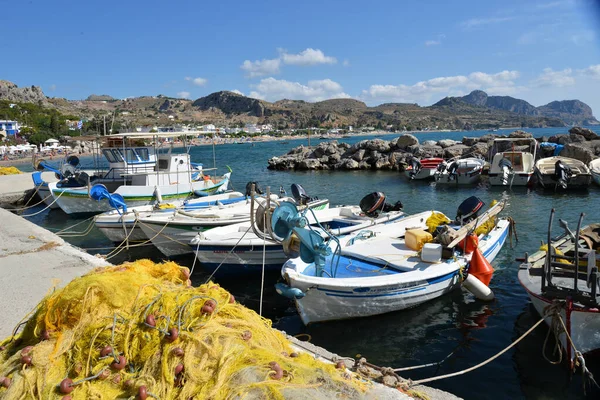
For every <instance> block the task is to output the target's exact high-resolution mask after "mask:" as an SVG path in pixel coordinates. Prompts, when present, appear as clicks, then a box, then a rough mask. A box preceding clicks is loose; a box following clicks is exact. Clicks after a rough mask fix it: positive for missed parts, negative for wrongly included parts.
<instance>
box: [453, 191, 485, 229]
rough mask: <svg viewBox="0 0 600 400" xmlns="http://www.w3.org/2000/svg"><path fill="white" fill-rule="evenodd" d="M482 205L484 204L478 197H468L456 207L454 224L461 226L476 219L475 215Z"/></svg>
mask: <svg viewBox="0 0 600 400" xmlns="http://www.w3.org/2000/svg"><path fill="white" fill-rule="evenodd" d="M484 205H485V203H484V202H483V201H482V200H481V199H480V198H479V197H477V196H471V197H469V198H468V199H466V200H465V201H463V202H462V203H461V204H460V206H458V210H456V222H457V223H459V224H461V225H462V224H465V223H467V222H469V221H471V220H473V219H475V218H477V213H478V212H479V210H481V208H482V207H483V206H484Z"/></svg>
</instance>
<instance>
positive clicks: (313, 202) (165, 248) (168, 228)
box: [138, 184, 329, 257]
mask: <svg viewBox="0 0 600 400" xmlns="http://www.w3.org/2000/svg"><path fill="white" fill-rule="evenodd" d="M292 192H293V193H294V198H289V197H284V198H279V197H278V196H277V195H273V194H271V195H270V196H271V200H272V201H273V204H275V201H284V200H286V199H287V200H289V201H294V202H296V203H297V204H301V205H305V206H306V207H308V208H311V209H315V210H317V209H326V208H329V200H327V199H317V198H314V199H312V198H309V197H308V196H306V192H305V191H304V189H303V188H302V187H301V186H300V185H296V184H294V185H292ZM263 200H264V199H263ZM263 200H261V201H263ZM250 211H251V202H250V200H247V201H244V202H242V203H236V204H233V205H229V206H221V207H211V208H210V209H206V210H189V211H188V210H175V211H174V212H172V213H153V214H151V215H149V216H144V217H140V218H138V226H139V227H140V229H141V230H142V231H143V232H144V234H145V235H146V237H148V238H149V239H150V240H151V241H152V244H154V246H155V247H156V248H157V249H158V250H160V251H161V252H162V253H163V254H164V255H166V256H168V257H173V256H179V255H183V254H189V253H192V248H190V246H189V243H190V240H192V239H194V238H195V237H196V236H197V234H198V233H200V232H204V231H206V230H208V229H213V228H217V227H223V226H227V225H233V224H238V223H242V222H247V221H250Z"/></svg>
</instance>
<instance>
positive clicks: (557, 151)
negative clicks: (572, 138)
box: [540, 142, 565, 156]
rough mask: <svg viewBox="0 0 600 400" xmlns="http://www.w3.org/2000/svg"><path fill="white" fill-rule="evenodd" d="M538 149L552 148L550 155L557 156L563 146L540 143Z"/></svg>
mask: <svg viewBox="0 0 600 400" xmlns="http://www.w3.org/2000/svg"><path fill="white" fill-rule="evenodd" d="M540 147H546V148H548V147H550V148H553V149H554V153H552V155H553V156H557V155H559V154H560V152H561V151H562V149H564V147H565V146H564V145H562V144H558V143H550V142H542V143H540Z"/></svg>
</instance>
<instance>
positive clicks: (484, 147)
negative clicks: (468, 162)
mask: <svg viewBox="0 0 600 400" xmlns="http://www.w3.org/2000/svg"><path fill="white" fill-rule="evenodd" d="M489 151H490V147H489V146H488V144H487V143H483V142H479V143H475V144H474V145H473V146H471V148H470V149H469V152H468V154H469V157H477V156H481V157H483V158H487V156H488V153H489Z"/></svg>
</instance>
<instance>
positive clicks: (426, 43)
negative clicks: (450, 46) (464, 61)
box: [425, 40, 442, 46]
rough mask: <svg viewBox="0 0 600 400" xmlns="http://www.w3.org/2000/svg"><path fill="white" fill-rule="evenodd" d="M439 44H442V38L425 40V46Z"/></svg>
mask: <svg viewBox="0 0 600 400" xmlns="http://www.w3.org/2000/svg"><path fill="white" fill-rule="evenodd" d="M439 44H442V41H441V40H426V41H425V46H437V45H439Z"/></svg>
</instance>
